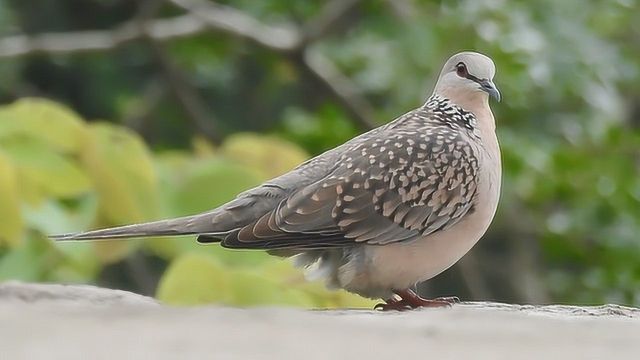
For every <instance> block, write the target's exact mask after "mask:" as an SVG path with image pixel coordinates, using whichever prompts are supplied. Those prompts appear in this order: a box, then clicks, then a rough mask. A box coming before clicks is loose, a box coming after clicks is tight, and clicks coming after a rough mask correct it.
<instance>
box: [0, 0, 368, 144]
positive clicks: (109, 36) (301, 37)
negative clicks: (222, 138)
mask: <svg viewBox="0 0 640 360" xmlns="http://www.w3.org/2000/svg"><path fill="white" fill-rule="evenodd" d="M168 1H169V2H170V3H172V4H174V5H175V6H177V7H179V8H181V9H183V10H186V11H187V12H188V13H187V14H186V15H182V16H177V17H174V18H170V19H157V20H147V19H144V21H141V20H140V19H134V20H132V21H129V22H127V23H124V24H122V25H121V26H119V27H116V28H114V29H112V30H94V31H78V32H68V33H44V34H39V35H14V36H10V37H5V38H2V39H0V58H12V57H19V56H27V55H33V54H41V53H46V54H70V53H82V52H94V51H106V50H112V49H114V48H117V47H119V46H122V45H124V44H127V43H129V42H132V41H135V40H140V39H143V40H149V41H152V42H155V43H160V42H165V41H169V40H172V39H177V38H182V37H187V36H192V35H195V34H199V33H203V32H205V31H208V30H215V31H219V32H222V33H225V34H228V35H231V36H235V37H238V38H241V39H246V40H248V41H251V42H252V43H254V44H255V45H257V46H260V47H263V48H266V49H269V50H271V51H274V52H276V53H279V54H282V55H284V56H288V57H290V58H292V59H294V63H295V64H296V65H297V66H298V67H299V68H300V69H301V70H302V71H303V72H306V73H308V74H310V75H311V76H312V77H313V78H315V79H317V80H318V83H319V84H320V85H322V86H323V87H324V88H325V89H326V90H327V93H328V94H330V95H331V96H332V97H333V98H334V100H335V101H336V102H337V103H338V104H340V105H341V106H342V107H343V108H344V109H345V110H346V111H347V113H348V114H349V115H350V116H351V117H353V119H354V122H355V123H356V124H357V125H358V126H359V127H361V128H364V129H371V128H373V127H375V121H374V120H373V119H374V111H373V108H372V106H371V105H370V104H369V102H368V101H367V100H366V98H365V97H363V96H362V95H361V94H360V91H359V89H358V87H357V86H356V85H355V84H354V83H353V82H352V81H351V80H350V79H349V78H348V77H346V76H345V75H344V74H342V73H341V72H340V71H339V69H338V67H337V66H336V65H335V64H334V63H333V62H332V61H331V60H329V59H328V58H327V57H325V56H323V55H321V54H319V53H317V52H314V51H311V50H310V47H311V45H312V44H313V42H314V41H316V40H318V39H319V38H321V37H323V36H325V35H326V34H327V33H328V32H329V31H331V30H332V29H333V28H334V27H335V24H336V23H338V22H339V21H341V20H342V19H344V17H345V16H346V15H347V14H348V13H349V11H350V10H352V9H353V8H354V7H355V6H356V5H357V4H358V3H359V2H360V0H333V1H330V2H328V3H327V5H325V7H324V8H323V10H322V11H321V12H320V14H319V15H318V16H317V17H316V18H314V19H313V20H311V21H310V22H309V23H308V24H307V26H305V27H303V28H302V29H299V28H297V27H295V26H293V25H267V24H264V23H262V22H260V21H259V20H257V19H255V18H253V17H252V16H250V15H248V14H246V13H244V12H242V11H240V10H237V9H234V8H231V7H228V6H223V5H219V4H215V3H213V2H204V1H200V0H168ZM157 45H159V44H157ZM165 58H166V57H165ZM165 60H166V59H165ZM164 67H165V70H167V71H166V72H167V73H169V74H173V75H171V79H173V80H170V81H172V82H173V81H176V80H177V79H178V80H179V76H178V75H176V73H175V72H174V71H172V70H170V68H172V67H173V66H168V67H167V66H166V64H165V66H164ZM178 83H180V81H178ZM183 84H184V83H183ZM175 91H176V96H177V95H178V93H180V94H182V95H180V98H181V99H182V101H181V102H182V105H183V107H184V108H185V110H187V111H188V112H189V113H190V114H191V115H192V116H194V117H193V119H199V120H198V121H197V123H198V124H200V126H199V127H200V128H201V130H203V129H206V127H203V126H204V124H205V123H204V122H203V121H202V119H203V118H204V117H203V116H202V115H203V114H204V112H202V111H201V110H202V106H197V105H194V103H193V101H192V100H193V98H191V96H185V95H184V94H185V91H187V92H188V91H189V90H184V87H182V90H180V89H175ZM187 98H191V99H187ZM189 109H190V110H189ZM209 130H210V131H211V133H210V135H212V136H213V130H212V129H209ZM209 130H206V131H207V132H209Z"/></svg>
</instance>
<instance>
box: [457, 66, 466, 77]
mask: <svg viewBox="0 0 640 360" xmlns="http://www.w3.org/2000/svg"><path fill="white" fill-rule="evenodd" d="M456 74H458V76H460V77H463V78H466V77H467V75H469V73H468V72H467V66H466V65H465V64H464V63H458V65H456Z"/></svg>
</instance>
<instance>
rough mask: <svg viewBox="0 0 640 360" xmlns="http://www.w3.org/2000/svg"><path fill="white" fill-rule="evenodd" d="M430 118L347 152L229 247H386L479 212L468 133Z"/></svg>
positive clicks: (391, 129) (413, 120)
mask: <svg viewBox="0 0 640 360" xmlns="http://www.w3.org/2000/svg"><path fill="white" fill-rule="evenodd" d="M408 115H409V114H408ZM429 116H430V115H429V114H428V113H427V114H422V113H419V112H417V113H414V114H411V117H410V118H408V119H400V120H404V121H401V122H396V123H395V124H394V123H392V124H390V126H388V127H386V128H385V130H384V132H386V134H385V133H383V134H381V135H382V136H376V137H372V138H369V139H365V140H364V141H360V142H358V143H355V144H352V145H351V146H350V147H349V148H347V149H344V151H343V152H342V155H341V156H339V158H337V160H336V163H335V166H334V167H333V170H332V171H331V172H330V173H328V174H327V175H326V176H325V177H323V178H321V179H320V180H318V181H316V182H313V183H311V184H309V185H307V186H304V187H301V188H299V189H298V190H296V191H295V192H293V193H292V194H291V195H290V196H288V197H287V198H286V199H283V200H282V201H281V202H280V203H279V204H278V205H277V207H275V208H274V209H273V210H272V211H269V212H267V213H266V214H264V215H262V216H261V217H260V218H259V219H257V220H256V221H253V222H252V223H250V224H248V225H246V226H244V227H242V228H239V229H238V230H237V231H233V232H231V233H229V234H228V235H226V237H225V238H224V239H223V241H222V244H223V246H227V247H233V248H260V249H281V248H299V249H316V248H328V247H339V246H345V245H349V244H356V243H366V244H379V245H382V244H389V243H393V242H399V241H410V240H412V239H416V238H418V237H421V236H426V235H429V234H432V233H434V232H437V231H440V230H444V229H447V228H449V227H451V226H453V225H454V224H456V223H457V222H458V221H460V219H461V218H463V217H464V215H465V214H467V213H468V212H469V211H470V210H471V209H472V207H473V202H474V200H475V197H476V194H477V172H478V162H477V159H476V157H475V154H474V152H473V147H472V146H471V145H470V142H469V139H468V138H467V137H466V135H465V134H464V133H463V132H461V131H457V130H456V129H457V128H455V127H452V126H451V124H436V125H435V126H434V124H428V125H429V126H426V125H425V123H426V122H427V121H428V120H433V119H432V118H429ZM425 117H426V118H425Z"/></svg>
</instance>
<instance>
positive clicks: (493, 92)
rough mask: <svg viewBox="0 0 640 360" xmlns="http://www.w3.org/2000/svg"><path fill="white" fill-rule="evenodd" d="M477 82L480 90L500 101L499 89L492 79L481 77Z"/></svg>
mask: <svg viewBox="0 0 640 360" xmlns="http://www.w3.org/2000/svg"><path fill="white" fill-rule="evenodd" d="M479 84H480V89H482V91H484V92H486V93H487V94H489V96H492V97H493V98H495V99H496V100H498V102H500V98H501V97H500V91H498V88H497V87H496V84H494V83H493V81H491V80H489V79H482V80H481V81H480V82H479Z"/></svg>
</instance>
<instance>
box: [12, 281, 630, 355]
mask: <svg viewBox="0 0 640 360" xmlns="http://www.w3.org/2000/svg"><path fill="white" fill-rule="evenodd" d="M0 323H1V324H2V326H0V354H2V358H10V359H40V358H42V359H45V358H46V359H50V358H65V359H84V358H91V359H130V358H135V359H140V358H147V357H148V358H154V359H183V358H190V359H203V358H215V359H304V360H311V359H350V360H353V359H386V360H388V359H403V358H409V357H415V358H416V359H420V358H438V359H449V358H471V359H540V358H542V357H543V356H544V357H547V358H552V359H554V358H564V359H590V358H594V359H605V358H617V357H619V358H635V357H636V356H637V355H638V354H639V353H640V342H639V341H638V339H640V309H635V308H630V307H623V306H618V305H604V306H596V307H590V306H586V307H581V306H565V305H548V306H531V305H509V304H498V303H485V302H474V303H463V304H459V305H455V306H453V307H452V308H447V309H425V310H419V311H411V312H402V313H399V312H389V313H381V312H376V311H369V310H316V311H307V310H297V309H284V308H255V309H238V308H228V307H219V306H203V307H192V308H175V307H168V306H161V305H158V304H157V303H156V302H155V301H154V300H153V299H150V298H146V297H143V296H140V295H136V294H131V293H127V292H124V291H117V290H108V289H100V288H96V287H92V286H64V285H42V284H21V283H15V282H13V283H8V284H0Z"/></svg>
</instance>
